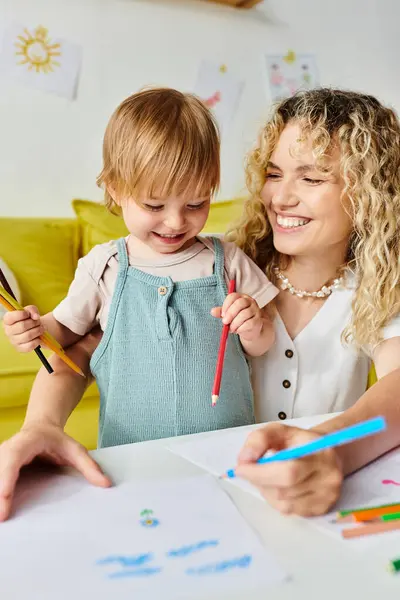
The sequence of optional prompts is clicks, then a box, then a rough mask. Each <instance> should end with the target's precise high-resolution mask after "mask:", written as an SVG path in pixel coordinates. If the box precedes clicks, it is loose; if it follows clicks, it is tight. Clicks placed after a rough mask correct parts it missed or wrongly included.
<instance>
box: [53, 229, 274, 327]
mask: <svg viewBox="0 0 400 600" xmlns="http://www.w3.org/2000/svg"><path fill="white" fill-rule="evenodd" d="M222 245H223V248H224V256H225V276H226V281H227V282H228V281H229V280H230V279H235V280H236V290H237V291H238V292H239V293H242V294H247V295H248V296H251V297H252V298H254V300H256V302H257V304H258V305H259V307H260V308H263V307H264V306H265V305H266V304H268V303H269V302H271V300H272V299H273V298H275V296H276V295H277V294H278V289H277V288H276V287H275V286H274V285H273V284H272V283H271V282H270V281H269V279H268V278H267V276H266V275H265V274H264V273H263V272H262V271H261V269H259V268H258V267H257V265H256V264H255V263H254V262H253V261H252V260H251V259H250V258H249V257H248V256H246V254H245V253H244V252H242V250H240V249H239V248H238V247H237V246H236V245H235V244H233V243H232V242H222ZM129 264H130V265H131V266H132V267H135V268H136V269H140V270H141V271H144V272H145V273H149V274H151V275H155V276H159V277H170V278H171V279H172V281H185V280H188V279H197V278H200V277H207V276H209V275H212V274H213V268H214V246H213V242H212V240H211V239H210V238H206V237H199V238H197V241H196V242H195V243H194V244H193V245H192V246H190V248H187V249H186V250H182V251H181V252H176V253H174V254H159V255H158V257H157V261H156V262H155V261H154V260H152V261H148V260H145V259H143V258H141V257H139V256H133V255H131V254H130V255H129ZM117 276H118V252H117V247H116V244H115V242H114V241H111V242H107V243H105V244H100V245H98V246H95V247H94V248H93V249H92V250H91V251H90V252H89V253H88V254H87V255H86V256H84V257H83V258H81V259H80V260H79V262H78V266H77V269H76V272H75V278H74V280H73V282H72V283H71V286H70V288H69V291H68V295H67V297H66V298H64V300H62V301H61V302H60V304H59V305H58V306H57V307H56V308H55V309H54V311H53V315H54V318H55V319H56V320H57V321H58V322H59V323H61V324H62V325H65V327H68V329H70V330H71V331H73V332H74V333H76V334H77V335H85V333H87V332H88V331H90V330H91V329H93V327H94V326H96V325H98V324H99V325H100V327H101V329H102V330H103V331H104V330H105V327H106V325H107V319H108V313H109V310H110V305H111V300H112V296H113V293H114V288H115V284H116V281H117Z"/></svg>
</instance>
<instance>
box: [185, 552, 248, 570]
mask: <svg viewBox="0 0 400 600" xmlns="http://www.w3.org/2000/svg"><path fill="white" fill-rule="evenodd" d="M251 558H252V557H251V556H250V554H244V555H243V556H239V557H238V558H232V559H230V560H223V561H220V562H217V563H211V564H208V565H202V566H200V567H191V568H190V569H186V571H185V573H186V575H214V574H215V573H224V572H226V571H230V570H232V569H247V568H248V567H249V566H250V564H251Z"/></svg>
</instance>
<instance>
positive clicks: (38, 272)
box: [0, 218, 79, 314]
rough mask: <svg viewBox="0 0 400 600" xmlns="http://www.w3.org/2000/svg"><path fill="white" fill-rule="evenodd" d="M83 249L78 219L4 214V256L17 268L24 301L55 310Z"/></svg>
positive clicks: (0, 247)
mask: <svg viewBox="0 0 400 600" xmlns="http://www.w3.org/2000/svg"><path fill="white" fill-rule="evenodd" d="M78 251H79V228H78V226H77V222H76V219H29V218H26V219H25V218H24V219H18V218H15V219H13V218H0V256H1V258H3V259H4V260H5V262H6V263H7V264H8V265H9V267H10V269H11V270H12V271H13V273H14V275H15V277H16V279H17V281H18V285H19V287H20V290H21V295H22V304H24V305H27V304H36V305H37V306H38V307H39V310H40V312H41V313H42V314H44V313H47V312H49V311H50V310H52V309H53V308H54V307H55V306H56V305H57V304H58V303H59V302H60V300H62V298H63V297H64V296H65V294H66V292H67V290H68V287H69V284H70V283H71V281H72V279H73V276H74V272H75V268H76V263H77V260H78Z"/></svg>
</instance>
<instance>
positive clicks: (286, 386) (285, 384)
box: [282, 379, 292, 390]
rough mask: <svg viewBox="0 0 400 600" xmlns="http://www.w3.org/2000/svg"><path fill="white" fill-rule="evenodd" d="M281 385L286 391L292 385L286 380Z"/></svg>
mask: <svg viewBox="0 0 400 600" xmlns="http://www.w3.org/2000/svg"><path fill="white" fill-rule="evenodd" d="M282 385H283V387H284V388H285V389H286V390H287V389H288V388H290V386H291V385H292V384H291V383H290V381H288V379H285V380H284V381H282Z"/></svg>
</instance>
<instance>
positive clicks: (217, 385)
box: [211, 279, 236, 406]
mask: <svg viewBox="0 0 400 600" xmlns="http://www.w3.org/2000/svg"><path fill="white" fill-rule="evenodd" d="M235 285H236V284H235V280H234V279H231V281H230V282H229V287H228V294H233V292H234V291H235ZM229 327H230V325H224V326H223V327H222V333H221V340H220V342H219V350H218V358H217V367H216V370H215V378H214V385H213V389H212V396H211V404H212V405H213V406H215V405H216V404H217V401H218V398H219V391H220V389H221V379H222V370H223V368H224V359H225V349H226V342H227V340H228V334H229Z"/></svg>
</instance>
